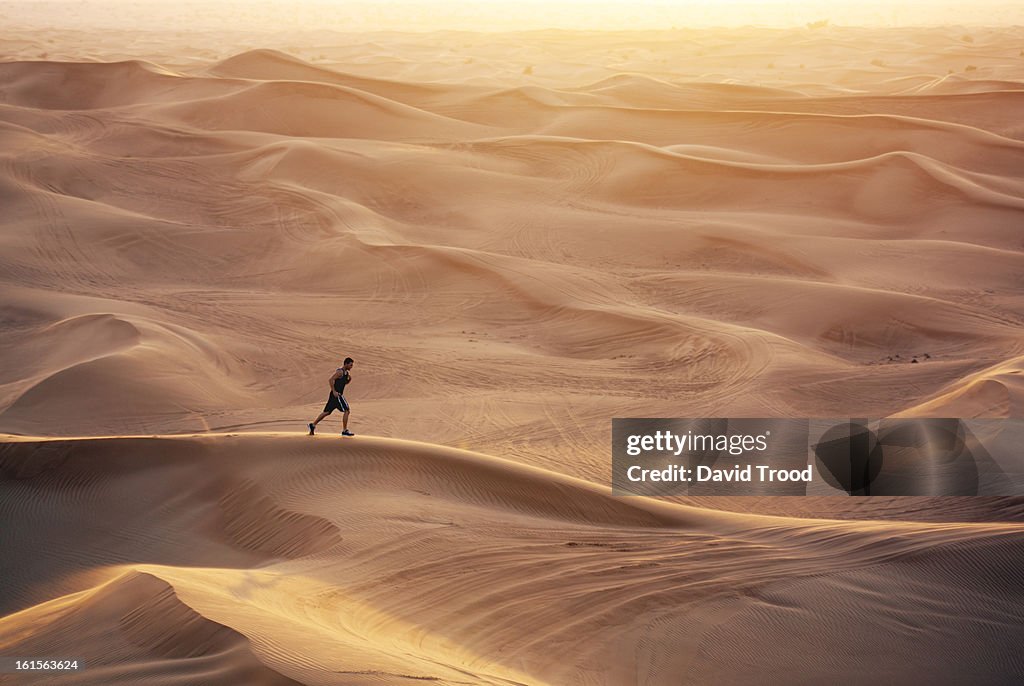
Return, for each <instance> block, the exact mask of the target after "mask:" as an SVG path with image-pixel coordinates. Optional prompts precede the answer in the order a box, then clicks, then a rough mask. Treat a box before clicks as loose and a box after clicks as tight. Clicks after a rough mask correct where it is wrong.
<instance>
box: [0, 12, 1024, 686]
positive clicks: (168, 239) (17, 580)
mask: <svg viewBox="0 0 1024 686" xmlns="http://www.w3.org/2000/svg"><path fill="white" fill-rule="evenodd" d="M126 7H127V6H126ZM129 10H130V8H129V9H126V10H125V12H129ZM150 10H151V11H152V12H153V13H154V16H156V15H159V14H160V13H161V12H163V9H162V8H160V7H157V6H152V7H150ZM130 11H131V12H137V11H138V10H137V9H135V10H130ZM252 11H254V12H255V11H263V10H257V9H253V10H252ZM77 12H78V10H77V9H75V8H73V7H70V6H69V9H68V14H69V16H73V17H77V16H78V14H77ZM129 13H130V12H129ZM26 16H28V15H26ZM32 16H35V15H32ZM161 16H162V15H161ZM74 21H77V20H74ZM74 21H73V20H72V19H67V20H66V23H67V22H71V23H70V24H69V26H70V28H60V27H50V26H49V25H47V27H46V28H39V27H26V26H22V25H21V24H17V23H14V24H11V27H10V28H9V30H8V31H7V33H6V34H5V42H4V45H3V47H2V48H0V288H2V292H3V298H2V300H0V327H2V336H0V431H2V432H4V433H3V434H2V435H0V512H2V516H3V522H4V527H3V528H2V530H0V548H2V549H3V554H2V555H0V578H2V579H3V591H2V592H0V654H2V655H43V654H51V653H52V654H55V655H56V654H61V655H65V654H67V655H70V654H74V655H76V656H77V657H79V658H81V659H84V660H85V661H86V662H87V663H89V664H90V668H89V669H88V670H87V671H84V672H80V673H78V674H72V675H65V676H61V677H60V680H61V683H82V684H93V683H104V684H105V683H130V684H134V683H142V682H145V683H159V684H167V685H170V684H213V683H216V684H220V683H253V684H263V683H267V684H277V683H281V684H286V683H302V684H366V683H384V684H403V683H412V682H421V681H434V682H438V683H445V684H449V683H450V684H456V683H459V684H465V683H474V684H476V683H488V684H513V683H516V684H551V685H552V686H554V685H558V686H563V685H567V684H610V685H619V684H640V683H643V684H662V683H666V684H667V683H693V684H699V683H716V684H717V683H721V684H746V683H750V682H751V681H754V680H757V681H763V682H765V683H786V684H800V683H806V684H818V683H821V682H823V681H830V682H836V683H841V684H864V683H875V682H877V681H878V680H879V679H881V680H882V681H885V682H886V683H893V684H916V683H923V682H927V683H936V684H947V683H948V684H957V683H964V681H965V680H967V681H970V683H976V684H1004V683H1014V682H1017V681H1022V680H1024V663H1022V662H1021V660H1020V658H1019V656H1018V654H1019V650H1018V646H1019V645H1020V643H1021V640H1022V638H1024V635H1022V628H1024V623H1022V622H1021V617H1020V613H1019V612H1018V611H1017V608H1018V607H1019V606H1020V605H1021V602H1020V600H1021V598H1020V587H1021V581H1022V579H1021V573H1020V571H1019V569H1020V567H1021V563H1022V562H1024V538H1022V537H1024V530H1022V528H1021V527H1022V524H1021V522H1022V521H1024V500H1022V499H1021V498H1011V497H1006V498H994V497H993V498H968V497H964V498H937V497H936V498H849V499H839V498H821V497H806V498H768V497H736V498H710V497H690V498H682V497H678V498H668V499H665V501H664V502H661V501H654V500H650V499H641V498H616V497H612V496H611V495H610V494H609V489H608V480H609V471H610V468H609V447H608V446H609V442H610V419H611V418H612V417H644V416H647V417H659V416H663V417H688V416H689V417H702V416H706V417H715V416H718V417H726V416H754V417H758V416H760V417H808V416H811V417H851V416H861V417H885V416H918V417H948V416H958V417H1020V416H1021V413H1022V411H1024V382H1022V381H1021V379H1022V378H1024V377H1022V374H1024V338H1022V336H1021V333H1020V332H1021V327H1022V324H1024V277H1022V275H1024V243H1022V239H1021V232H1020V227H1021V225H1022V223H1021V219H1022V217H1024V165H1022V163H1021V160H1022V159H1024V124H1022V120H1021V117H1020V114H1019V113H1020V110H1021V107H1020V105H1021V98H1022V97H1024V86H1022V85H1021V84H1022V83H1024V70H1022V64H1024V62H1022V61H1021V57H1020V55H1018V53H1019V51H1020V38H1021V32H1020V29H1019V28H1012V27H1010V28H992V29H986V30H982V29H977V30H975V29H971V33H970V34H968V33H966V31H967V29H965V28H963V27H956V26H948V27H934V28H898V29H889V30H882V29H857V28H852V27H837V26H819V27H817V28H813V27H807V28H801V29H792V30H788V29H787V30H757V29H751V28H746V29H719V30H714V31H712V30H708V31H697V30H693V29H678V30H673V31H651V32H639V33H631V32H606V33H579V32H568V31H537V32H532V33H494V34H487V35H484V34H476V33H471V32H441V33H433V34H404V33H387V32H383V33H373V34H368V33H344V34H341V33H336V32H334V31H332V30H330V29H329V28H327V27H324V28H322V29H318V30H315V31H312V30H311V31H306V32H294V31H290V30H287V31H286V30H284V29H282V30H281V31H275V32H274V33H272V34H271V33H265V34H259V33H254V32H252V31H250V30H248V29H246V28H244V27H235V28H232V29H231V30H224V31H219V30H218V31H216V32H213V31H211V32H206V31H204V30H200V29H199V28H198V27H196V28H195V30H193V27H191V26H190V27H186V28H187V30H185V29H183V30H181V31H177V30H174V31H172V30H171V29H170V28H165V29H164V30H162V31H153V32H147V31H136V30H134V29H131V30H129V29H127V28H124V27H122V28H110V29H109V30H106V31H95V30H91V29H90V28H89V26H88V25H86V24H83V25H80V26H79V25H77V24H74ZM174 21H178V20H174ZM231 21H232V22H233V21H235V19H234V18H232V19H231ZM324 21H327V19H325V20H324ZM171 25H174V24H171ZM171 25H169V26H171ZM174 26H176V25H174ZM968 38H969V40H968ZM348 355H351V356H352V357H354V358H355V359H356V361H357V362H356V367H355V369H354V371H353V375H354V379H353V383H352V385H351V386H350V387H349V389H348V391H347V395H348V397H349V400H350V402H351V403H352V405H353V417H352V428H353V429H354V430H355V431H356V433H357V434H358V436H357V437H356V438H355V439H353V440H348V439H345V440H344V441H343V440H341V439H339V438H337V436H336V434H335V432H337V431H338V430H340V425H339V422H338V421H337V416H336V415H335V416H334V417H331V418H329V419H328V420H326V421H325V422H324V423H322V424H321V425H320V429H319V433H320V434H321V435H319V436H316V437H308V436H304V435H300V433H304V432H305V426H306V423H307V422H308V421H310V420H311V419H313V418H314V417H315V416H316V414H317V413H318V412H319V410H320V408H321V407H322V406H323V402H324V400H325V391H326V384H327V377H328V376H329V375H330V373H331V372H332V371H333V370H334V369H335V368H336V367H337V365H338V364H339V362H340V360H341V359H342V358H344V357H345V356H348ZM323 434H327V435H323ZM331 434H335V435H333V436H332V435H331ZM60 437H64V438H60ZM750 646H758V647H759V650H758V652H757V653H756V654H754V653H752V652H750V649H749V647H750ZM796 663H799V665H800V669H799V670H794V668H793V665H794V664H796ZM4 678H6V677H5V676H0V680H3V679H4ZM52 679H53V677H52V676H50V675H39V676H38V678H36V679H35V680H34V681H33V679H31V678H21V677H19V681H18V682H17V683H53V681H52Z"/></svg>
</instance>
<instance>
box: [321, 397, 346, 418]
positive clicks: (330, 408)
mask: <svg viewBox="0 0 1024 686" xmlns="http://www.w3.org/2000/svg"><path fill="white" fill-rule="evenodd" d="M335 410H341V411H342V412H348V401H347V400H345V396H341V400H338V398H336V397H335V396H334V394H333V393H331V396H330V397H329V398H327V404H326V405H324V412H326V413H327V414H330V413H332V412H334V411H335Z"/></svg>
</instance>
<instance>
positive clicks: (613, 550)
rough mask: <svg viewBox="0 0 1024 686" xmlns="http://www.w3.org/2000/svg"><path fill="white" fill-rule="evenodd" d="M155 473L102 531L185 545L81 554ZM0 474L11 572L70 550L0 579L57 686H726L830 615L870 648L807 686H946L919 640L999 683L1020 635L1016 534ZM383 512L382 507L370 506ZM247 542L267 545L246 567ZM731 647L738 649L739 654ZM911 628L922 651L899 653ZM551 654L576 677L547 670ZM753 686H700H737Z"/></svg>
mask: <svg viewBox="0 0 1024 686" xmlns="http://www.w3.org/2000/svg"><path fill="white" fill-rule="evenodd" d="M54 451H57V453H59V459H55V458H56V457H57V454H56V453H55V452H54ZM140 456H144V457H140ZM157 474H160V475H162V476H161V480H162V481H163V482H164V488H163V494H161V495H159V496H158V497H156V498H148V499H141V498H140V499H136V500H135V501H134V502H131V501H127V500H124V499H122V500H121V503H122V504H121V513H120V515H119V518H120V519H121V521H122V522H131V521H133V520H135V519H139V518H143V517H144V518H145V520H146V524H147V526H149V527H155V528H156V529H157V530H162V531H167V532H173V531H174V530H176V529H177V530H182V531H185V530H190V531H191V532H192V533H193V534H195V533H198V532H202V536H201V537H199V538H193V539H191V541H190V543H189V544H184V541H182V542H180V543H177V544H176V543H174V541H173V538H174V537H173V536H168V537H167V538H165V539H164V540H162V541H154V540H148V541H145V542H143V541H139V540H137V537H138V536H142V535H143V533H142V531H143V529H142V528H141V527H132V526H128V527H126V528H121V529H119V530H118V531H117V533H118V535H117V536H116V537H115V538H111V539H109V543H107V544H106V545H96V544H95V542H94V541H93V539H92V537H90V536H87V535H83V534H84V533H85V532H86V529H85V528H84V527H88V526H90V524H89V520H90V518H89V517H84V516H82V515H83V514H84V513H85V512H88V511H90V510H91V509H93V508H95V507H97V506H98V505H99V504H100V503H102V502H104V501H105V500H107V499H108V498H109V495H108V494H110V493H114V492H124V489H125V488H130V484H132V483H144V482H146V481H152V479H153V477H154V476H155V475H157ZM0 475H2V477H3V480H2V484H3V489H4V491H5V493H4V498H3V502H4V503H7V505H6V506H5V507H6V509H7V510H8V512H9V514H10V515H11V516H12V517H14V519H13V520H10V519H9V521H12V522H13V523H14V524H15V526H13V527H12V528H11V529H10V530H9V533H8V534H7V538H8V541H7V546H9V547H8V550H13V551H15V552H17V551H18V550H21V549H23V548H24V547H25V546H31V545H33V544H32V537H31V536H30V535H29V533H28V527H27V525H28V524H29V523H30V522H31V526H32V527H33V528H34V529H37V530H38V529H40V528H46V527H47V526H48V524H47V523H46V522H47V521H50V522H63V526H64V531H63V533H62V536H61V540H60V541H59V542H58V541H56V540H55V541H53V542H54V546H53V554H54V555H59V556H60V557H61V558H64V564H63V565H61V564H56V563H55V560H54V561H47V560H39V563H38V564H37V565H34V567H35V568H25V567H24V565H23V563H22V565H21V566H20V568H17V569H16V568H14V567H12V565H11V563H10V562H9V561H7V560H10V559H19V560H24V559H26V558H23V557H21V556H20V555H18V556H17V557H16V558H5V563H4V564H5V567H6V569H5V570H4V572H5V579H8V580H9V582H8V583H9V584H11V585H12V588H13V589H15V590H14V592H13V593H8V594H6V597H7V598H8V607H6V608H5V613H4V616H3V618H2V619H0V647H2V648H3V649H4V650H5V652H9V651H11V650H14V651H16V652H18V651H20V652H25V651H26V650H28V651H30V652H31V651H39V650H47V649H50V648H52V647H58V646H61V645H65V644H66V643H67V641H68V640H69V638H70V636H72V635H73V636H75V639H74V640H75V644H76V647H78V648H79V653H80V654H81V656H82V658H83V659H86V661H87V662H91V663H93V665H94V666H93V667H92V668H91V670H95V671H91V672H90V671H87V672H82V673H80V674H79V675H78V676H77V677H71V678H70V680H71V682H72V683H95V679H96V678H99V677H103V678H110V679H124V678H130V675H134V678H141V675H143V674H154V675H155V674H166V675H168V676H170V675H175V677H174V678H176V679H187V678H191V679H203V678H209V676H208V675H209V674H211V673H217V674H221V675H232V674H249V675H250V677H249V678H252V679H254V680H256V681H258V682H259V683H279V682H280V683H291V681H288V680H294V681H295V682H297V683H365V682H366V681H367V680H369V681H374V680H377V681H380V682H382V683H402V680H403V679H409V678H419V679H429V680H433V681H437V682H439V683H461V682H462V681H463V680H469V681H472V682H473V683H582V682H583V677H582V674H583V672H581V671H580V670H581V669H584V666H585V665H588V666H589V667H587V668H586V669H588V670H589V669H596V670H598V673H600V674H602V675H603V677H602V678H603V679H604V680H605V681H606V682H607V683H623V682H626V681H631V680H632V679H634V678H638V677H637V675H639V674H640V673H639V672H637V671H636V670H638V669H641V667H640V666H641V665H643V669H644V670H647V671H645V672H644V674H645V676H644V677H643V679H646V680H648V681H650V682H652V683H660V682H662V681H663V680H665V679H671V678H672V675H673V674H675V675H677V674H678V673H679V672H678V670H679V669H687V670H690V671H693V672H695V673H710V672H705V671H704V670H709V669H713V670H715V673H720V672H719V671H718V670H720V669H721V668H722V664H723V663H722V662H721V661H719V660H718V658H717V657H716V656H715V655H716V653H715V651H728V650H730V646H733V645H734V642H735V641H737V640H742V641H749V640H758V638H757V637H758V636H760V635H763V637H764V640H771V641H773V642H775V643H776V644H778V645H779V649H780V651H784V650H787V649H789V648H787V646H786V644H785V641H784V640H782V639H780V633H779V629H778V626H779V625H780V623H781V624H785V623H787V622H791V621H792V613H793V612H794V611H796V612H804V611H813V612H815V616H817V617H819V618H820V621H821V625H822V626H825V627H828V626H836V627H837V630H838V627H839V626H841V625H842V623H843V622H847V621H849V620H847V619H843V618H844V617H847V616H848V615H850V613H857V614H860V615H861V616H877V617H878V620H877V621H878V625H877V632H876V633H864V634H859V635H858V636H859V638H857V641H858V642H859V647H851V649H850V650H849V651H848V652H844V651H842V650H837V649H836V646H838V645H842V644H843V642H842V641H840V640H838V636H832V635H831V634H830V633H828V632H826V633H824V634H822V633H820V632H818V633H817V635H816V638H815V639H814V640H815V641H816V644H817V645H820V646H822V649H821V650H820V651H808V655H807V656H806V667H807V670H806V672H804V673H805V674H806V675H807V676H806V678H805V682H806V683H811V682H812V681H813V679H814V678H816V676H815V675H818V676H820V675H821V674H826V673H832V672H833V671H834V670H835V669H837V666H839V667H842V666H843V665H850V666H851V668H852V667H854V666H855V665H856V660H857V659H859V657H858V656H859V655H860V654H861V653H860V652H859V651H862V650H876V649H877V648H878V646H881V645H889V644H890V643H891V642H893V641H895V642H899V643H900V645H901V651H900V653H899V654H898V656H897V653H895V652H890V651H882V652H881V653H879V655H880V657H879V658H878V659H879V660H880V661H881V662H880V663H878V664H875V668H876V669H883V670H885V671H886V672H887V673H890V674H892V675H893V678H894V679H897V680H903V679H906V678H910V675H911V674H917V675H918V678H920V675H921V674H933V675H934V676H935V678H938V679H940V680H941V677H942V675H943V674H944V673H945V672H944V671H943V670H944V669H948V668H949V665H947V664H946V663H945V662H944V661H942V660H940V661H935V660H934V655H933V654H932V653H931V652H920V653H919V652H917V651H932V650H933V649H934V647H935V645H936V642H938V643H939V644H940V645H947V643H948V645H949V647H950V649H951V650H953V652H952V653H950V658H949V659H954V657H955V656H956V655H959V654H963V652H965V651H966V652H970V651H979V650H983V651H984V652H983V653H972V654H981V655H984V656H991V657H985V659H984V661H982V662H979V669H980V670H981V671H979V672H978V673H977V678H979V679H981V680H982V682H985V683H996V682H997V680H998V679H1000V678H1002V679H1005V678H1006V677H1008V676H1012V675H1015V674H1017V675H1019V674H1020V673H1021V670H1022V669H1024V665H1022V664H1020V663H1019V661H1014V660H1012V659H1010V660H1006V659H1003V656H1005V655H1011V654H1012V652H1013V651H1012V650H1011V646H1012V645H1015V643H1016V642H1018V641H1019V640H1020V635H1019V632H1020V625H1019V623H1017V622H1016V621H1015V619H1014V617H1013V615H1012V613H1008V612H1007V611H1005V610H999V609H997V608H1000V607H1004V608H1005V607H1006V605H1005V603H998V602H993V601H994V600H995V599H996V598H1003V597H1006V594H1013V593H1016V592H1017V589H1018V588H1019V584H1020V574H1019V560H1017V557H1019V555H1020V554H1021V550H1022V547H1021V543H1022V537H1024V529H1022V528H1021V526H1022V525H1021V524H1020V522H1019V521H1017V522H985V523H952V522H941V523H940V522H935V523H925V522H918V523H911V522H899V521H890V522H878V521H876V522H867V521H847V522H841V521H837V520H801V519H794V518H791V517H764V516H761V517H751V516H749V515H743V514H731V513H725V512H716V511H714V510H706V509H702V508H699V507H689V506H681V505H669V504H663V503H657V502H654V501H650V500H646V499H643V498H626V499H623V498H614V497H612V496H610V495H609V493H608V491H607V490H606V489H604V488H601V487H598V486H596V485H593V484H589V483H587V482H585V481H581V480H577V479H572V478H569V477H564V476H561V475H558V474H556V473H553V472H545V471H544V470H540V469H536V468H530V467H525V466H522V465H519V464H517V463H515V462H511V461H507V460H502V459H497V458H492V457H487V456H485V455H481V454H474V453H470V452H466V451H457V450H453V449H450V448H444V447H441V446H431V445H426V444H420V443H415V442H409V441H400V440H393V439H381V438H374V437H359V438H357V439H353V440H352V441H343V442H338V441H336V440H334V439H331V438H330V437H308V436H300V435H294V434H292V435H289V434H282V433H260V434H255V433H246V434H197V435H192V436H173V437H153V438H127V437H126V438H104V439H95V438H84V439H72V440H68V439H42V440H41V439H36V438H29V437H21V438H19V437H8V438H7V439H6V442H5V443H4V444H3V452H2V453H0ZM197 483H202V484H205V485H204V486H202V487H200V488H198V489H196V488H195V487H194V484H197ZM190 486H191V487H190ZM73 494H74V495H73ZM25 499H32V500H36V501H38V502H41V503H50V504H48V505H47V506H45V507H40V506H38V505H37V506H36V507H25V506H24V505H23V502H24V501H25ZM389 501H394V502H396V503H400V505H397V506H396V507H394V508H382V507H381V504H382V503H387V502H389ZM242 502H247V504H246V505H245V506H244V508H243V509H239V506H240V504H241V503H242ZM30 513H31V514H30ZM242 513H244V515H243V514H242ZM238 516H244V517H245V518H246V521H245V522H244V524H242V523H239V521H238V519H237V518H238ZM75 522H77V523H78V524H73V523H75ZM315 522H319V523H315ZM314 523H315V524H314ZM311 525H312V526H314V529H310V526H311ZM260 530H264V531H267V532H270V538H269V539H267V544H264V545H256V546H254V545H253V541H254V538H253V534H252V533H251V532H257V531H260ZM242 531H244V532H250V533H249V534H247V535H245V536H242V537H240V536H239V535H238V534H239V532H242ZM12 533H13V535H12ZM275 539H276V540H279V541H282V542H284V541H292V542H294V543H295V545H301V546H304V547H302V548H296V547H294V546H292V545H289V546H285V547H282V546H280V545H273V542H274V540H275ZM154 546H155V547H154ZM146 550H148V552H143V551H146ZM228 553H230V554H228ZM232 555H233V557H232ZM59 559H60V558H56V560H59ZM228 559H233V560H234V563H233V564H228V565H225V564H223V562H225V561H227V560H228ZM70 560H73V561H74V564H73V565H71V564H68V561H70ZM212 560H220V561H222V563H221V564H213V565H211V564H210V561H212ZM1015 560H1017V561H1016V562H1015ZM923 570H927V571H923ZM979 574H983V575H984V578H985V583H983V584H982V583H978V579H979V578H980V577H979V576H978V575H979ZM967 579H970V582H969V583H965V582H966V580H967ZM893 583H898V584H903V585H904V586H905V587H906V589H907V593H906V594H905V595H904V596H903V597H904V598H906V600H904V601H903V602H895V601H892V600H889V601H886V600H884V598H887V597H890V596H888V595H887V591H883V589H885V588H886V587H887V586H888V585H890V584H893ZM796 588H800V589H801V590H800V591H799V592H797V591H796V590H795V589H796ZM955 589H956V590H955ZM55 591H56V593H55ZM12 597H13V598H17V599H18V600H17V602H16V603H15V605H14V606H13V607H12V606H10V604H9V603H10V600H9V599H10V598H12ZM50 598H52V599H50ZM803 608H810V609H808V610H804V609H803ZM986 608H991V609H986ZM947 616H956V617H958V618H959V619H958V620H957V622H958V624H957V631H955V632H954V631H946V630H944V629H942V628H941V627H942V626H944V624H945V623H944V622H940V621H938V618H940V617H947ZM873 621H874V620H872V623H873ZM741 623H742V624H743V626H747V627H749V626H750V625H751V623H753V625H754V626H756V627H758V628H757V630H756V631H754V632H750V631H749V630H743V638H742V639H739V638H736V637H735V632H736V631H737V630H738V628H737V627H739V626H740V624H741ZM908 623H909V624H911V625H913V626H915V627H917V631H918V632H922V631H923V632H926V633H927V635H928V640H927V641H923V640H921V637H920V635H919V634H911V635H907V634H906V633H905V632H903V631H902V630H901V629H900V627H901V626H906V625H907V624H908ZM30 626H31V627H34V628H33V629H32V630H31V631H27V629H28V627H30ZM978 626H998V627H999V631H998V633H993V632H991V631H988V630H986V631H983V632H977V631H976V630H975V629H976V627H978ZM85 627H88V628H87V629H86V628H85ZM759 632H764V633H763V634H761V633H759ZM797 633H799V632H797ZM994 636H998V637H999V638H998V640H997V641H996V642H994V643H993V637H994ZM780 641H781V643H780ZM965 641H966V643H964V642H965ZM552 645H555V646H559V650H558V651H556V652H557V653H559V654H562V655H571V656H573V657H572V658H571V659H570V660H568V661H566V660H552V659H551V657H550V655H551V652H550V651H551V646H552ZM112 646H114V647H115V650H114V652H110V651H111V647H112ZM872 646H874V648H873V647H872ZM954 646H955V648H954ZM940 652H945V651H940ZM884 655H892V656H894V657H893V659H892V660H891V661H890V660H887V659H886V658H885V657H882V656H884ZM916 655H920V658H916V657H914V656H916ZM927 655H932V659H931V660H929V659H927ZM951 664H952V663H951ZM747 668H748V666H747V665H746V664H744V663H737V664H736V665H735V666H734V668H731V669H727V670H725V673H724V674H722V676H721V677H719V678H723V679H725V680H726V681H727V682H729V683H741V682H742V681H743V680H744V679H747V678H749V673H748V672H747V671H745V670H746V669H747ZM843 668H844V669H845V667H843ZM771 669H772V671H771V672H769V675H768V678H782V675H784V674H790V675H792V672H791V671H790V670H791V665H788V664H783V663H781V662H780V663H778V664H774V665H773V666H772V668H771ZM203 675H207V676H205V677H204V676H203ZM62 678H63V677H62ZM224 678H229V677H228V676H225V677H224ZM239 678H240V677H239ZM90 679H91V680H92V681H90Z"/></svg>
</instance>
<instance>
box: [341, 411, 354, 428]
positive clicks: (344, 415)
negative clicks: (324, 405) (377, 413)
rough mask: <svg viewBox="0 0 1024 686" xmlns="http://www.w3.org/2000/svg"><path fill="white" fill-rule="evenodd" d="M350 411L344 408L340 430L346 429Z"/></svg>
mask: <svg viewBox="0 0 1024 686" xmlns="http://www.w3.org/2000/svg"><path fill="white" fill-rule="evenodd" d="M351 413H352V411H351V410H345V412H344V414H342V415H341V430H342V431H348V416H349V415H350V414H351Z"/></svg>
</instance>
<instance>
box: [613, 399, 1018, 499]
mask: <svg viewBox="0 0 1024 686" xmlns="http://www.w3.org/2000/svg"><path fill="white" fill-rule="evenodd" d="M612 492H613V494H614V495H647V496H659V495H730V496H736V495H754V496H764V495H836V496H871V495H886V496H893V495H900V496H913V495H929V496H935V495H959V496H963V495H1024V419H723V418H702V419H613V420H612Z"/></svg>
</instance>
